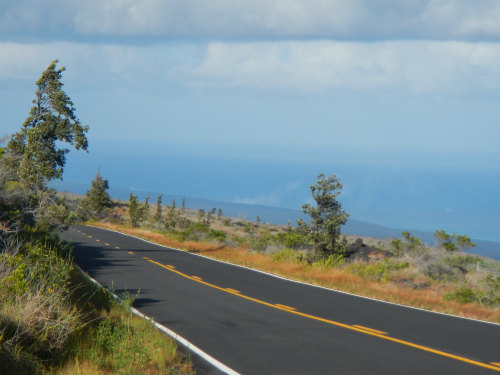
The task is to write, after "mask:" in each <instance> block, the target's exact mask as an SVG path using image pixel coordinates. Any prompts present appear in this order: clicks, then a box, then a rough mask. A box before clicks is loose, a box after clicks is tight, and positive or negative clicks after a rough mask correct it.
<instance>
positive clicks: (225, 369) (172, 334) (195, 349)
mask: <svg viewBox="0 0 500 375" xmlns="http://www.w3.org/2000/svg"><path fill="white" fill-rule="evenodd" d="M117 233H120V232H117ZM181 251H182V250H181ZM74 266H75V267H76V269H78V270H79V271H80V272H81V273H82V274H83V275H84V276H85V277H87V278H88V279H89V280H90V281H91V282H92V283H94V284H95V285H97V286H98V287H99V288H102V289H104V290H107V291H108V292H109V293H111V295H112V296H113V297H114V298H115V299H117V300H118V301H120V302H121V301H122V300H121V298H120V297H118V296H117V295H116V294H114V293H113V292H111V291H110V290H109V289H107V288H105V287H104V286H103V285H101V283H99V281H97V280H95V279H94V278H92V277H90V275H88V274H87V273H85V272H84V271H83V270H82V269H81V268H80V267H79V266H78V265H77V264H74ZM130 311H131V312H132V313H133V314H135V315H137V316H138V317H140V318H142V319H145V320H148V321H150V322H151V323H152V324H153V325H154V326H155V327H156V328H157V329H159V330H160V331H162V332H163V333H166V334H167V335H169V336H170V337H172V338H173V339H174V340H175V341H177V342H178V343H180V344H181V345H182V346H184V347H185V348H186V349H188V350H189V351H191V352H193V353H196V354H197V355H199V356H200V357H201V358H203V359H204V360H205V361H207V362H208V363H210V364H211V365H212V366H214V367H215V368H217V369H218V370H220V371H222V372H224V373H226V374H228V375H241V374H240V373H239V372H236V371H234V370H233V369H232V368H230V367H228V366H226V365H225V364H224V363H222V362H220V361H218V360H216V359H215V358H214V357H212V356H211V355H209V354H207V353H205V352H204V351H203V350H201V349H200V348H198V347H197V346H196V345H194V344H193V343H191V342H189V341H188V340H186V339H185V338H184V337H182V336H181V335H179V334H177V333H175V332H174V331H172V330H171V329H168V328H167V327H165V326H164V325H161V324H160V323H158V322H156V321H155V320H154V319H153V318H151V317H149V316H147V315H144V314H143V313H141V312H140V311H139V310H137V309H136V308H134V307H132V306H130Z"/></svg>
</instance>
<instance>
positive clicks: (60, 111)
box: [7, 60, 88, 188]
mask: <svg viewBox="0 0 500 375" xmlns="http://www.w3.org/2000/svg"><path fill="white" fill-rule="evenodd" d="M57 62H58V60H54V61H52V62H51V63H50V65H49V66H48V68H47V69H46V70H45V71H44V72H43V73H42V76H41V77H40V79H39V80H38V81H37V82H36V85H37V89H36V92H35V95H36V98H35V99H34V100H33V107H31V110H30V114H29V116H28V118H27V119H26V121H24V124H23V125H22V128H21V131H19V132H18V133H14V134H12V136H11V138H10V140H9V143H8V144H7V149H8V150H9V151H11V153H12V156H14V157H16V158H17V159H18V161H19V165H18V167H17V174H18V178H19V182H20V183H21V184H22V185H23V186H25V187H28V188H35V187H44V186H45V183H46V182H48V181H50V180H53V179H60V178H62V174H63V169H64V165H65V164H66V154H67V153H68V152H69V149H67V148H64V147H62V146H63V144H64V143H66V144H70V145H72V146H74V148H75V149H77V150H79V149H82V150H87V146H88V143H87V137H86V136H85V133H86V132H87V131H88V126H87V125H85V126H82V125H81V123H80V121H79V120H78V118H77V117H76V115H75V107H74V106H73V102H72V101H71V99H70V98H69V96H68V95H66V93H65V92H64V91H63V90H62V86H63V83H62V82H61V78H62V72H63V71H64V70H65V68H64V67H61V68H60V69H57V68H56V64H57Z"/></svg>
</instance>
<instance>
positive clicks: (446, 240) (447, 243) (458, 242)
mask: <svg viewBox="0 0 500 375" xmlns="http://www.w3.org/2000/svg"><path fill="white" fill-rule="evenodd" d="M434 239H435V240H436V245H437V246H441V247H443V248H444V249H446V250H448V251H455V250H461V251H464V250H467V249H470V248H471V247H474V246H476V244H475V243H474V242H472V241H471V239H470V238H469V237H467V236H466V235H460V234H456V233H453V234H448V233H446V232H445V231H444V230H442V229H441V230H437V231H435V232H434Z"/></svg>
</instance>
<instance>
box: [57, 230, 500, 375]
mask: <svg viewBox="0 0 500 375" xmlns="http://www.w3.org/2000/svg"><path fill="white" fill-rule="evenodd" d="M63 238H65V239H66V240H68V241H71V242H73V244H74V257H75V260H76V262H77V264H78V265H80V267H81V268H82V269H83V270H85V271H86V272H87V273H89V275H90V276H92V277H93V278H95V279H96V280H98V281H99V282H100V283H101V284H103V285H104V286H106V287H112V288H113V289H114V290H115V292H116V293H117V294H120V293H123V292H125V291H128V292H129V293H131V294H135V293H137V292H138V291H140V293H139V296H138V298H137V299H136V301H135V303H134V306H135V307H136V308H137V309H139V310H140V311H141V312H142V313H144V314H146V315H148V316H150V317H153V318H154V319H155V320H156V321H157V322H158V323H160V324H162V325H164V326H166V327H168V328H169V329H171V330H173V331H175V332H176V333H178V334H179V335H181V336H183V337H184V338H186V339H187V340H189V341H190V342H191V343H193V344H194V345H196V346H198V347H199V348H201V349H203V350H204V351H205V352H207V353H208V354H209V355H211V356H212V357H214V358H215V359H217V360H219V361H220V362H222V363H224V364H225V365H227V366H228V367H230V368H231V369H233V370H234V371H236V372H239V373H241V374H259V375H260V374H418V375H421V374H453V375H458V374H464V375H470V374H494V373H495V372H496V373H500V325H497V324H490V323H484V322H478V321H474V320H468V319H462V318H457V317H452V316H448V315H443V314H435V313H430V312H426V311H422V310H417V309H412V308H407V307H403V306H398V305H394V304H389V303H384V302H380V301H375V300H370V299H366V298H361V297H357V296H352V295H349V294H345V293H340V292H335V291H332V290H328V289H324V288H318V287H313V286H309V285H306V284H301V283H296V282H292V281H289V280H285V279H282V278H277V277H273V276H271V275H267V274H264V273H261V272H255V271H252V270H248V269H245V268H242V267H238V266H233V265H229V264H225V263H222V262H217V261H213V260H210V259H206V258H203V257H200V256H196V255H193V254H189V253H187V252H183V251H178V250H173V249H168V248H165V247H162V246H158V245H154V244H151V243H148V242H145V241H143V240H140V239H137V238H134V237H130V236H126V235H122V234H119V233H116V232H112V231H108V230H104V229H99V228H94V227H89V226H73V227H71V228H70V229H69V230H68V231H66V232H64V233H63Z"/></svg>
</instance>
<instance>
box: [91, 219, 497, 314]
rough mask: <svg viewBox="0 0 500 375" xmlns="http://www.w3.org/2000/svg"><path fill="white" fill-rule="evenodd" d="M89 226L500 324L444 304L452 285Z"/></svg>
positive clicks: (467, 307)
mask: <svg viewBox="0 0 500 375" xmlns="http://www.w3.org/2000/svg"><path fill="white" fill-rule="evenodd" d="M92 225H94V226H97V227H101V228H107V229H112V230H116V231H119V232H122V233H126V234H130V235H134V236H137V237H140V238H143V239H147V240H149V241H152V242H155V243H158V244H160V245H164V246H169V247H174V248H177V249H181V250H186V251H189V252H197V253H202V254H203V255H204V256H207V257H210V258H214V259H218V260H223V261H226V262H230V263H234V264H238V265H242V266H246V267H249V268H254V269H258V270H261V271H265V272H269V273H272V274H275V275H279V276H283V277H287V278H290V279H294V280H298V281H304V282H307V283H311V284H315V285H320V286H324V287H328V288H333V289H337V290H341V291H344V292H348V293H354V294H357V295H361V296H365V297H371V298H376V299H380V300H384V301H388V302H394V303H398V304H402V305H407V306H413V307H418V308H422V309H426V310H431V311H437V312H442V313H448V314H453V315H458V316H464V317H468V318H473V319H480V320H485V321H491V322H497V323H500V313H499V311H498V309H495V308H492V307H487V306H482V305H480V304H479V303H465V304H463V303H459V302H456V301H445V300H444V299H443V296H444V294H445V293H447V292H450V291H452V290H453V285H452V284H446V283H437V282H434V283H431V284H430V285H429V286H428V287H426V288H425V289H423V290H418V289H414V288H412V287H406V286H404V285H401V284H398V283H395V282H390V281H373V280H370V279H366V278H363V277H360V276H356V275H353V274H351V273H349V272H347V271H346V270H344V269H337V268H330V269H325V268H323V267H317V266H311V265H308V264H307V263H305V262H296V263H294V262H289V261H280V262H274V261H273V260H272V259H271V257H270V256H269V255H266V254H261V253H254V252H250V251H248V249H246V248H234V247H228V246H222V245H220V244H215V243H199V242H193V241H186V242H181V241H177V240H175V239H171V238H168V237H166V236H164V235H163V234H160V233H154V232H151V231H149V230H146V229H140V228H130V227H126V226H122V225H113V224H109V223H92ZM405 272H408V271H405V270H402V271H401V273H400V274H401V276H402V277H403V276H404V274H405Z"/></svg>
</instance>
